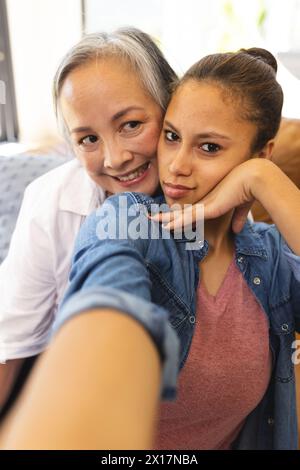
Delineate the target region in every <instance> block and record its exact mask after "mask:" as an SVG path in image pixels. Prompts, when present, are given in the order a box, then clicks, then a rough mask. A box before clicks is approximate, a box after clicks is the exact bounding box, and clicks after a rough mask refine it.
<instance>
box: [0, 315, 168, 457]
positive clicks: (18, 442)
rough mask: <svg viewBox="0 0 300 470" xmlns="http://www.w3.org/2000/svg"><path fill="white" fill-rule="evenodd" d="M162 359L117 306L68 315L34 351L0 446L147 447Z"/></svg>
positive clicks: (153, 419)
mask: <svg viewBox="0 0 300 470" xmlns="http://www.w3.org/2000/svg"><path fill="white" fill-rule="evenodd" d="M160 373H161V371H160V359H159V354H158V352H157V349H156V347H155V345H154V343H153V341H152V340H151V338H150V336H149V335H148V334H147V332H146V331H145V330H144V328H143V327H142V326H141V325H140V324H138V323H137V322H136V321H135V320H133V319H132V318H130V317H129V316H127V315H124V314H123V313H120V312H118V311H115V310H107V309H101V310H100V309H99V310H93V311H89V312H84V314H83V315H79V316H77V317H74V318H72V319H71V320H70V321H69V322H67V323H66V324H65V325H64V326H63V327H62V329H61V331H60V332H59V333H58V334H57V336H56V337H55V338H54V340H53V343H52V345H51V347H50V348H49V349H48V350H47V351H46V352H45V353H44V354H43V355H42V356H41V357H40V358H39V360H38V363H37V364H36V366H35V368H34V371H33V373H32V375H31V377H30V379H29V380H28V382H27V384H26V387H25V390H24V392H23V394H22V395H21V397H20V399H19V401H18V402H17V404H16V406H15V408H14V410H13V412H12V414H11V415H10V416H9V418H8V420H7V421H6V422H5V423H4V426H3V427H2V428H1V434H0V447H1V448H2V449H149V448H151V445H152V442H153V435H154V429H155V428H154V424H155V418H156V409H157V405H158V402H159V385H160Z"/></svg>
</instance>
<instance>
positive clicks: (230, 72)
mask: <svg viewBox="0 0 300 470" xmlns="http://www.w3.org/2000/svg"><path fill="white" fill-rule="evenodd" d="M276 72H277V62H276V59H275V57H274V56H273V55H272V54H271V53H270V52H269V51H267V50H265V49H259V48H255V47H254V48H251V49H240V50H239V51H238V52H229V53H223V54H212V55H208V56H206V57H204V58H203V59H201V60H199V62H197V63H196V64H194V65H193V66H192V67H191V68H190V69H189V70H188V71H187V72H186V73H185V75H184V76H183V77H182V79H181V80H180V81H179V82H178V83H177V85H175V90H176V88H178V87H180V86H181V85H182V84H184V83H185V82H186V81H188V80H191V79H192V80H196V81H205V82H209V83H216V84H217V85H220V86H221V88H222V89H223V90H224V91H225V93H227V94H230V95H231V96H232V95H234V96H235V97H236V96H238V97H239V98H240V99H241V101H242V106H240V108H239V110H240V113H241V114H240V115H241V117H242V118H243V119H246V120H248V121H252V122H255V123H256V124H257V135H256V138H255V139H254V141H253V142H252V146H251V151H252V152H257V151H259V150H261V149H262V148H263V147H264V146H265V144H266V143H267V142H268V140H270V139H272V138H273V137H275V135H276V133H277V131H278V128H279V125H280V120H281V109H282V104H283V93H282V89H281V86H280V85H279V83H278V82H277V80H276Z"/></svg>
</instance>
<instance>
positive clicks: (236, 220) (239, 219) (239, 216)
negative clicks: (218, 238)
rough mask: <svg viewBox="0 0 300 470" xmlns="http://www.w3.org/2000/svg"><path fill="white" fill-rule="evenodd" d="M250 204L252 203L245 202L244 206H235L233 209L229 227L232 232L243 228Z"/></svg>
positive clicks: (237, 231)
mask: <svg viewBox="0 0 300 470" xmlns="http://www.w3.org/2000/svg"><path fill="white" fill-rule="evenodd" d="M251 205H252V203H248V204H245V206H242V207H237V208H236V209H235V211H234V214H233V217H232V222H231V227H232V230H233V232H234V233H239V232H240V231H241V230H242V229H243V227H244V225H245V223H246V221H247V217H248V213H249V210H250V208H251Z"/></svg>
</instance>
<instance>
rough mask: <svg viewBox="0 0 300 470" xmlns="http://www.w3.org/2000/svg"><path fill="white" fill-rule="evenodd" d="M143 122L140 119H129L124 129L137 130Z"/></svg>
mask: <svg viewBox="0 0 300 470" xmlns="http://www.w3.org/2000/svg"><path fill="white" fill-rule="evenodd" d="M141 124H142V123H141V122H140V121H128V122H126V123H125V124H124V125H123V127H122V130H124V131H129V132H130V131H135V130H136V129H138V128H139V127H140V125H141Z"/></svg>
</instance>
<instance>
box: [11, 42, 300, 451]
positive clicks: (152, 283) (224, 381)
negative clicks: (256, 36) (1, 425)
mask: <svg viewBox="0 0 300 470" xmlns="http://www.w3.org/2000/svg"><path fill="white" fill-rule="evenodd" d="M282 100H283V97H282V91H281V88H280V86H279V85H278V83H277V82H276V61H275V59H274V58H273V56H272V55H271V54H270V53H268V52H267V51H265V50H262V49H250V50H241V51H239V52H237V53H228V54H215V55H212V56H208V57H206V58H204V59H202V60H200V62H199V63H197V64H195V65H194V66H193V67H192V68H191V69H190V70H189V71H188V72H187V73H186V74H185V76H184V77H183V79H182V80H181V81H180V82H179V84H178V85H177V87H176V89H175V91H174V94H173V97H172V100H171V102H170V105H169V107H168V110H167V113H166V116H165V120H164V126H163V130H162V133H161V138H160V144H159V172H160V182H161V185H162V188H163V190H164V194H165V199H166V201H167V203H168V204H169V205H170V206H172V205H173V204H174V202H176V203H179V204H180V205H181V206H183V205H184V204H187V203H189V204H194V203H196V202H197V201H198V200H200V201H201V202H202V203H203V204H204V216H205V219H206V220H205V228H204V234H205V241H204V246H202V247H200V248H199V249H198V250H186V239H184V238H182V239H178V238H176V237H174V238H173V237H171V238H169V239H167V237H165V236H161V237H160V239H157V237H153V236H152V237H151V235H152V234H153V230H155V229H154V227H157V223H156V222H154V221H153V220H151V219H150V218H149V217H147V215H146V214H145V213H144V209H145V208H146V209H147V208H149V206H150V204H151V203H153V202H156V203H157V202H160V201H161V198H156V199H153V198H151V197H149V196H147V195H142V194H138V193H127V194H125V195H117V196H112V197H111V198H108V199H107V200H106V202H105V203H104V204H103V205H102V207H101V209H100V210H99V211H98V212H97V213H95V214H93V215H91V216H90V217H88V218H87V220H86V222H85V223H84V225H83V226H82V228H81V230H80V234H79V237H78V239H77V243H76V247H75V253H74V259H73V266H72V271H71V276H70V287H69V290H68V292H67V296H66V298H65V301H64V303H63V306H62V309H61V311H60V313H59V315H58V318H57V323H56V330H60V331H59V333H58V334H57V336H55V337H54V340H53V343H52V346H51V347H50V348H49V350H48V351H46V353H45V354H44V356H43V357H42V358H41V360H40V363H39V364H38V366H37V368H36V369H35V371H34V375H33V377H32V380H31V382H30V383H29V384H28V387H27V389H26V393H25V395H24V396H23V400H22V402H20V403H19V406H18V407H17V408H16V410H15V413H14V416H12V418H11V421H10V423H8V425H7V427H6V429H4V430H3V434H2V442H3V446H4V447H6V448H11V447H16V448H22V447H23V448H24V447H25V448H32V447H33V448H34V447H37V448H46V447H51V448H53V447H55V446H56V447H59V448H63V447H68V448H86V447H87V448H91V447H97V448H109V449H112V448H147V447H148V446H149V444H150V445H151V446H153V447H154V448H156V449H236V448H239V449H295V448H297V423H296V411H295V384H294V370H293V368H294V366H293V362H292V353H293V339H294V331H295V330H297V331H299V330H300V311H299V305H300V289H299V287H300V286H299V283H300V244H299V232H300V222H299V220H300V219H299V215H300V192H299V190H298V189H297V188H296V186H295V185H294V184H293V183H292V182H291V181H290V180H289V179H288V178H287V177H286V176H285V175H284V174H283V173H282V172H281V171H280V170H279V169H278V168H277V167H276V166H275V165H274V164H273V163H272V162H271V161H270V158H271V154H272V147H273V139H274V137H275V135H276V132H277V130H278V126H279V122H280V115H281V107H282ZM124 197H125V202H126V206H125V205H124V199H122V198H124ZM253 199H257V200H258V201H260V202H261V203H262V205H263V206H264V207H265V209H266V210H267V211H268V212H269V213H270V215H271V218H272V219H273V220H274V222H275V225H271V226H268V225H266V224H262V223H258V224H256V223H250V222H249V221H247V223H246V224H245V225H244V227H243V228H242V227H241V225H242V224H241V223H240V222H239V223H237V224H236V225H235V231H234V232H233V230H232V229H231V223H232V214H233V210H234V209H235V208H243V207H244V206H245V205H248V204H249V203H251V201H253ZM128 209H130V210H128ZM113 210H114V211H115V216H114V215H113ZM107 213H109V214H110V218H109V219H107V221H108V222H109V220H110V221H112V222H113V223H114V225H115V226H119V222H120V221H121V222H122V221H123V217H125V216H126V218H127V221H126V223H127V226H128V228H129V227H130V226H131V225H132V222H134V221H136V219H137V217H138V222H139V224H140V225H141V228H140V230H141V232H142V231H143V230H146V231H147V233H148V237H140V238H138V237H137V238H136V237H134V236H130V233H131V232H130V231H129V230H128V232H127V237H124V226H123V225H122V224H121V225H120V226H121V228H122V237H121V234H120V233H117V236H116V237H115V238H109V237H103V236H100V235H99V234H100V233H101V230H99V224H100V227H102V225H101V224H103V219H105V218H106V216H107ZM172 216H174V213H172ZM165 217H166V216H165V215H163V216H162V215H160V216H156V217H154V219H156V220H164V219H165ZM177 217H178V216H177ZM172 218H173V220H172V221H171V223H169V224H167V226H165V227H161V226H159V227H158V228H159V230H160V232H159V233H160V234H161V235H163V234H165V230H168V229H170V228H174V227H175V226H176V225H178V223H179V222H178V219H176V218H174V217H172ZM112 219H113V220H112ZM180 223H181V222H180ZM153 224H154V225H153ZM143 233H145V232H143ZM199 279H200V282H198V281H199ZM80 313H81V314H80ZM83 313H84V314H83ZM79 314H80V315H79ZM124 314H125V315H124ZM74 316H76V318H73V317H74ZM70 319H71V320H70ZM67 320H68V321H67ZM61 325H63V327H61ZM108 332H109V334H107V333H108ZM159 364H160V365H161V369H160V367H159ZM87 365H88V367H87ZM160 370H161V373H162V376H161V379H159V375H160ZM179 370H180V374H179V378H178V384H177V389H176V380H177V374H178V371H179ZM160 384H161V386H162V387H161V392H162V397H163V398H168V399H172V398H173V399H174V398H175V397H176V395H177V397H176V400H174V401H173V402H172V403H162V404H161V408H160V409H159V414H158V416H157V415H156V406H157V404H158V400H159V386H160ZM71 391H72V393H71ZM79 403H80V406H79ZM33 404H34V407H33V406H32V405H33ZM21 405H22V406H21ZM33 408H34V409H33ZM64 413H65V415H64Z"/></svg>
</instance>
